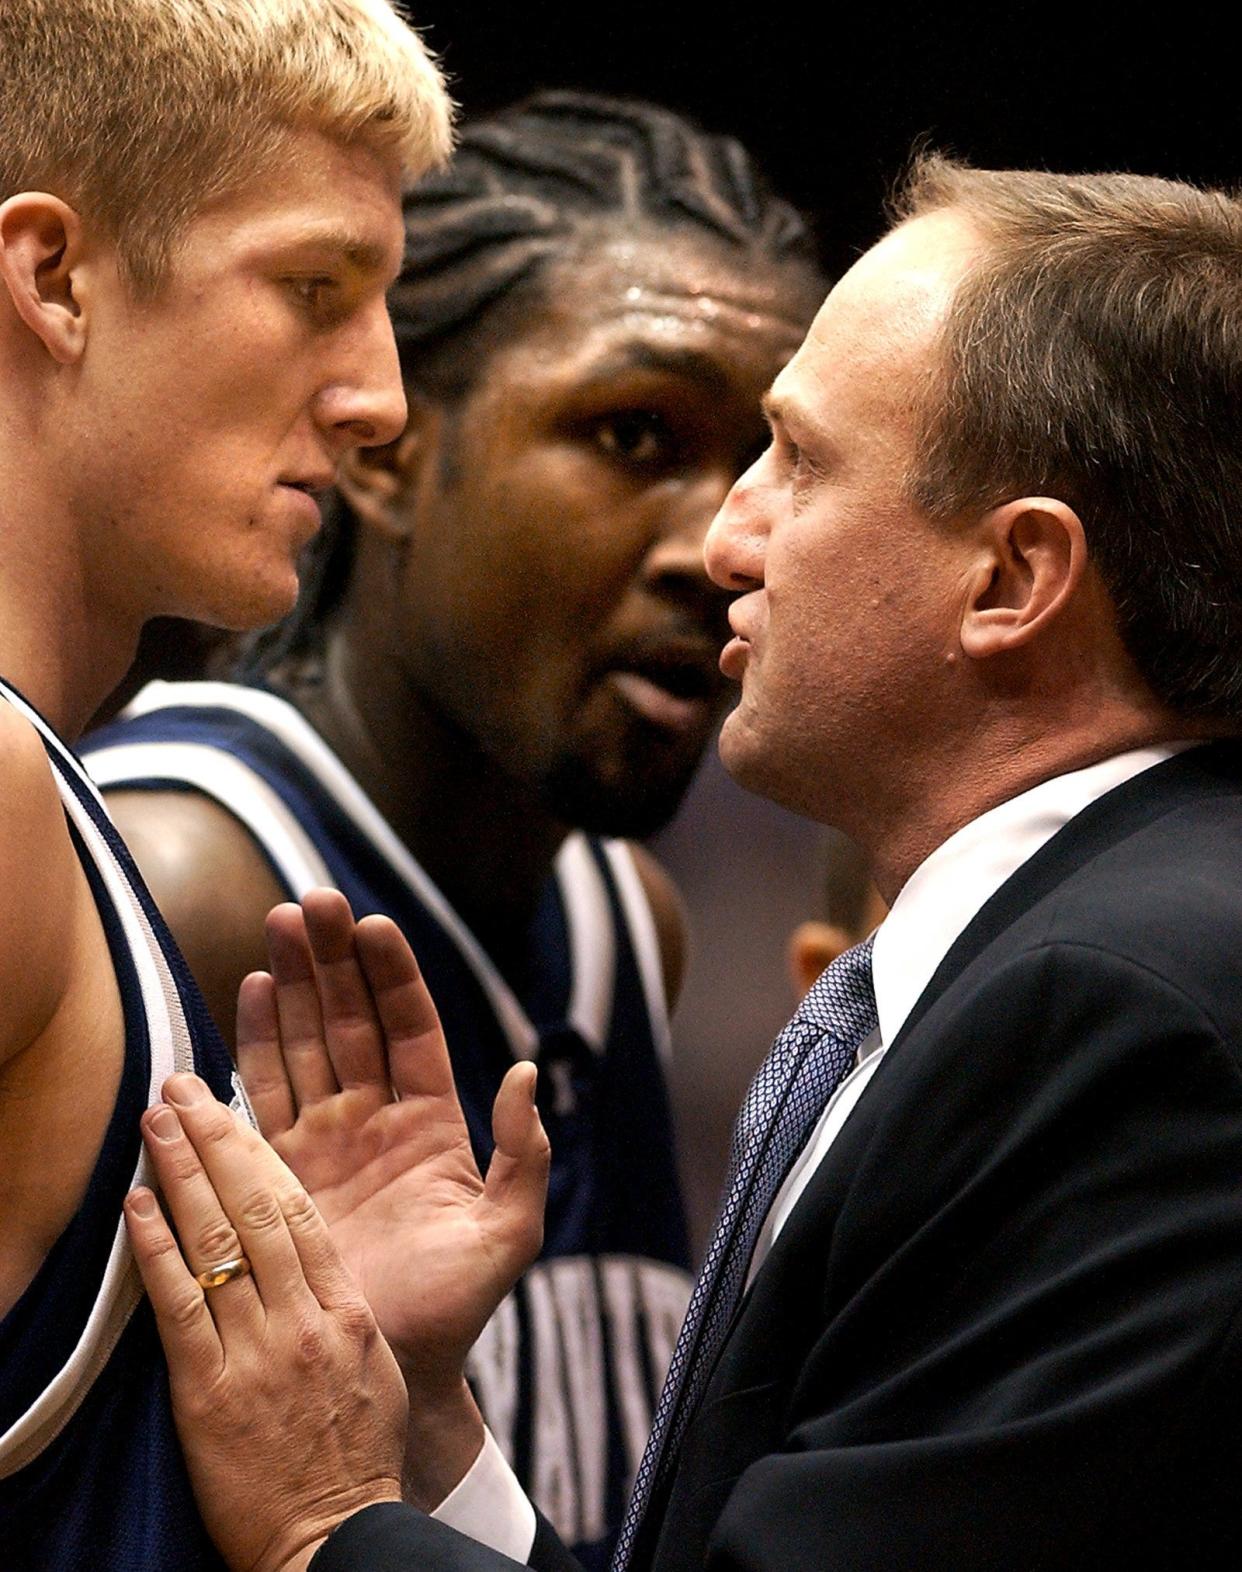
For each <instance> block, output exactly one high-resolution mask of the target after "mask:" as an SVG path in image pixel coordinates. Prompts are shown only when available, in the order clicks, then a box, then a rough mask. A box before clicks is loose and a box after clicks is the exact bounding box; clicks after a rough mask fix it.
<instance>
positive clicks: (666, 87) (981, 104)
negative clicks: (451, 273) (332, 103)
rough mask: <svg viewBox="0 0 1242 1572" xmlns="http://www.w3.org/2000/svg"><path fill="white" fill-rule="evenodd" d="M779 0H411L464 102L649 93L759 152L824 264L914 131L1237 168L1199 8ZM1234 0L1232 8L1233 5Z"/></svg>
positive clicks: (1017, 156) (991, 148) (866, 234)
mask: <svg viewBox="0 0 1242 1572" xmlns="http://www.w3.org/2000/svg"><path fill="white" fill-rule="evenodd" d="M801 9H802V8H795V7H794V6H792V5H789V4H787V3H782V0H766V3H765V0H722V3H721V4H719V5H718V6H717V7H716V8H715V9H714V10H713V9H710V8H708V7H706V6H704V5H701V4H699V3H692V4H686V3H678V0H664V3H663V4H659V3H655V0H631V3H626V4H622V3H616V0H594V3H591V0H587V3H586V4H583V5H580V6H578V7H572V6H568V5H565V4H548V3H546V0H526V3H515V0H412V3H411V10H412V12H413V15H414V19H415V21H416V22H417V23H418V24H419V25H420V26H421V27H422V28H423V30H424V34H425V36H426V38H427V40H428V42H429V43H430V44H431V45H432V47H433V48H434V49H436V50H437V51H438V52H439V54H440V56H441V59H442V61H443V63H444V65H445V67H446V69H447V71H448V73H449V75H450V78H451V79H452V85H453V91H454V94H455V96H456V97H457V99H458V101H459V102H460V103H461V105H462V106H463V108H464V109H465V111H466V112H467V113H470V112H475V111H479V110H484V109H487V108H489V107H495V106H498V105H500V104H503V103H506V102H508V101H509V100H511V99H513V98H515V97H517V96H519V95H521V94H523V93H525V92H529V91H531V90H532V89H534V88H536V87H540V86H547V87H562V86H578V87H589V88H594V89H597V90H600V91H604V92H619V93H632V94H638V95H640V96H643V97H649V98H655V99H659V100H662V101H663V102H666V103H668V104H670V105H672V106H673V107H676V108H680V109H682V110H684V111H687V112H689V113H690V114H691V115H693V116H694V117H695V118H696V119H698V120H700V121H702V122H703V123H705V124H706V125H707V126H709V127H710V128H711V129H713V130H722V131H731V132H733V133H734V134H735V135H738V136H740V137H741V139H742V140H743V141H745V142H746V143H748V144H749V145H750V146H751V147H752V149H753V150H754V151H755V152H757V153H758V154H759V155H760V156H761V158H762V160H763V162H764V163H765V165H766V167H767V168H768V170H769V171H770V172H771V173H772V174H773V176H774V178H775V180H776V183H777V185H778V186H779V187H780V189H781V190H782V191H783V192H784V193H785V194H786V195H787V196H789V197H790V198H791V199H793V200H794V201H795V202H797V203H798V204H799V205H800V206H802V207H804V208H807V209H809V210H810V211H812V212H813V213H814V214H815V215H816V216H817V218H818V221H819V229H820V233H821V236H822V238H823V241H824V246H825V254H826V257H827V260H828V262H829V264H830V266H831V268H832V269H833V270H834V271H839V270H840V269H841V268H843V267H844V266H846V265H848V262H849V259H850V257H851V255H852V254H853V253H854V252H855V251H856V250H857V249H859V248H861V247H864V246H865V245H867V244H868V243H869V241H870V240H871V239H873V238H874V236H875V233H876V231H877V228H878V226H879V213H880V206H881V202H882V200H883V196H884V193H885V191H886V189H887V187H888V186H889V184H890V183H891V181H892V180H893V178H894V176H895V175H896V174H897V172H898V171H899V170H900V168H901V166H902V163H903V161H904V159H905V158H906V156H907V154H908V153H909V150H910V147H911V145H912V143H913V142H914V141H915V139H916V138H918V137H921V136H928V137H930V138H931V139H932V141H933V142H934V143H935V144H936V145H937V146H940V147H949V148H951V149H952V150H953V151H955V152H957V153H959V154H960V155H962V156H963V157H966V158H968V159H970V160H971V162H974V163H978V164H984V165H1035V166H1042V167H1046V168H1052V169H1063V170H1069V169H1089V168H1125V169H1133V170H1139V171H1143V172H1146V173H1158V174H1167V175H1175V176H1180V177H1183V178H1191V179H1196V180H1199V181H1206V182H1209V183H1216V184H1227V185H1232V184H1236V183H1238V182H1239V180H1240V179H1242V114H1240V113H1239V104H1240V102H1242V81H1240V73H1239V56H1238V51H1237V41H1236V39H1235V37H1234V28H1233V26H1232V25H1231V23H1229V22H1222V21H1221V20H1220V18H1219V14H1218V15H1217V16H1216V18H1215V19H1214V20H1213V19H1210V16H1211V13H1209V11H1208V9H1207V8H1206V7H1203V6H1184V5H1183V6H1172V5H1167V4H1166V5H1162V6H1158V7H1149V8H1145V9H1144V10H1141V11H1140V10H1137V9H1133V8H1123V7H1115V8H1113V7H1109V8H1101V7H1098V6H1091V5H1087V4H1084V5H1080V6H1078V7H1071V6H1056V5H1048V4H1044V5H1035V4H1017V5H1012V6H1009V7H1007V8H1004V9H1001V8H997V9H995V10H993V11H991V12H981V13H976V12H975V11H974V8H971V11H970V13H967V11H966V10H965V9H964V8H959V9H956V10H953V11H950V10H947V9H939V10H938V9H935V8H916V7H914V6H894V5H891V4H887V5H886V4H882V3H880V4H873V5H870V6H868V5H866V4H864V3H859V0H856V3H855V4H854V5H853V6H851V7H849V8H833V7H825V6H815V5H814V0H811V6H810V7H809V9H810V10H811V12H812V14H813V15H814V16H815V17H816V18H817V20H816V21H815V23H814V24H813V25H810V24H808V23H806V22H804V21H802V20H801V19H798V20H795V17H796V16H799V13H800V11H801ZM1233 14H1234V13H1233V8H1232V7H1226V8H1225V10H1224V15H1225V17H1226V18H1229V17H1231V16H1232V15H1233Z"/></svg>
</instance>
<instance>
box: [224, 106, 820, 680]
mask: <svg viewBox="0 0 1242 1572" xmlns="http://www.w3.org/2000/svg"><path fill="white" fill-rule="evenodd" d="M403 205H404V212H405V233H406V245H405V259H404V262H403V265H402V270H401V275H400V277H399V278H398V280H397V282H396V283H395V284H394V286H393V288H392V290H391V292H390V294H389V309H390V312H391V315H392V320H393V329H394V332H395V335H396V340H397V349H398V354H399V356H400V360H401V370H402V376H403V378H404V380H405V382H406V385H407V386H408V387H410V388H411V389H416V390H417V391H418V392H419V393H420V394H423V395H425V396H430V397H433V398H437V399H441V400H449V401H452V400H456V399H459V398H460V397H462V396H463V395H464V394H465V393H467V392H468V391H469V389H470V387H471V386H472V384H473V382H474V380H475V378H476V377H477V376H478V374H479V372H480V371H481V368H482V366H483V365H484V364H485V363H486V361H487V359H488V357H489V355H490V354H491V353H492V352H493V351H494V349H495V347H496V345H497V343H499V342H501V341H502V340H503V338H504V337H505V336H506V335H508V334H511V333H513V332H515V331H518V330H519V326H518V324H519V322H520V319H521V318H522V316H523V313H524V311H525V309H526V308H528V307H529V306H531V305H532V304H533V303H534V301H535V300H537V299H538V294H539V284H540V279H541V275H542V273H543V272H544V270H545V269H546V268H547V266H548V265H549V264H550V263H552V262H555V261H557V260H560V259H562V258H564V257H565V256H566V254H567V253H569V252H570V251H571V250H572V248H573V246H574V244H575V242H576V241H577V240H578V239H579V238H580V237H581V236H582V234H583V231H588V230H590V229H592V228H595V227H597V226H600V225H602V224H610V225H614V226H621V227H627V228H638V227H644V226H645V227H652V226H655V227H659V228H666V229H669V228H677V229H687V228H689V229H693V230H698V231H700V232H702V233H704V234H706V235H708V236H711V237H713V238H714V239H715V240H716V241H717V242H718V243H720V244H723V245H725V246H728V247H730V248H733V249H735V250H736V251H738V252H739V253H740V254H741V256H742V257H743V258H744V259H747V260H749V259H756V260H760V261H763V262H766V263H779V262H784V261H788V262H793V263H801V264H802V265H803V266H805V267H806V268H807V270H808V272H811V273H817V272H818V257H817V247H816V244H815V241H814V238H813V236H812V233H811V230H810V228H809V226H808V224H807V222H806V221H805V220H804V219H803V217H802V216H801V215H800V214H799V213H798V212H797V211H796V210H795V209H794V208H793V207H791V206H790V205H789V204H788V203H787V202H784V201H782V200H781V199H780V198H779V197H777V196H776V195H775V194H774V193H773V192H772V190H771V189H770V187H769V186H768V184H767V181H766V180H765V178H764V176H763V174H762V172H761V171H760V170H759V168H758V167H757V165H756V164H755V163H754V162H753V160H752V159H751V157H750V155H749V153H747V152H746V150H745V148H743V147H742V146H741V144H740V143H738V142H736V141H734V140H733V139H732V138H731V137H726V136H717V135H713V134H711V133H708V132H705V131H702V130H700V129H699V128H698V127H697V126H695V125H694V124H692V123H691V122H690V121H688V120H686V119H684V118H683V117H682V116H680V115H677V114H674V113H673V112H672V111H671V110H668V109H664V108H661V107H660V106H658V105H655V104H649V103H644V102H642V101H640V100H637V99H617V98H607V97H603V96H600V95H598V94H593V93H580V92H568V91H549V92H542V93H537V94H535V95H534V96H532V97H530V98H528V99H525V100H523V101H522V102H520V103H518V104H515V105H513V106H511V107H510V108H508V109H504V110H501V111H500V112H498V113H496V114H493V115H489V116H487V117H486V118H484V119H480V120H478V121H475V122H474V123H472V124H468V125H467V126H465V128H464V129H463V130H462V132H461V136H460V141H459V145H458V148H457V151H456V153H455V154H454V157H453V160H452V162H451V163H450V164H449V165H448V166H447V167H446V168H445V169H444V170H442V171H440V172H438V173H436V174H432V175H429V176H426V177H424V178H423V179H422V180H421V181H420V182H419V183H418V184H417V185H416V186H415V187H413V189H412V190H410V191H409V192H408V193H407V194H406V196H405V199H404V204H403ZM352 537H353V518H352V515H351V513H350V511H349V509H348V507H347V505H346V504H345V503H344V502H343V500H342V499H341V498H340V497H339V496H334V498H333V500H332V502H331V503H330V504H329V507H328V509H327V513H326V517H325V522H324V528H323V530H322V531H321V532H320V534H319V535H318V536H317V537H316V539H315V541H314V542H313V543H312V545H311V546H310V547H309V548H308V551H307V554H306V556H305V557H304V558H303V562H302V565H301V579H302V591H301V594H300V596H299V599H298V604H297V606H296V607H295V609H294V611H293V612H292V613H291V614H290V616H289V617H288V618H286V619H285V621H284V622H283V623H280V624H278V625H277V626H276V627H275V628H273V629H269V630H267V631H266V632H264V633H261V634H259V635H258V636H257V637H256V638H254V639H252V640H251V641H250V642H249V644H248V646H247V647H246V648H245V650H244V652H243V656H242V660H241V668H242V671H243V673H244V674H247V675H251V676H254V675H261V674H262V673H263V672H264V671H266V670H269V669H270V668H271V667H273V666H274V665H276V664H277V663H278V662H279V661H281V660H283V659H284V658H285V657H287V656H290V655H294V654H298V653H302V652H304V651H307V650H308V649H309V648H310V647H312V646H313V645H314V644H315V643H316V642H317V638H316V635H317V633H318V632H319V630H321V629H322V627H323V625H324V623H325V621H326V619H327V617H328V616H329V614H330V613H331V611H332V610H333V609H334V607H335V606H336V605H337V603H338V602H339V601H340V599H341V596H342V594H343V591H344V587H345V585H346V583H347V581H348V578H349V570H350V565H351V561H352V555H353V548H352Z"/></svg>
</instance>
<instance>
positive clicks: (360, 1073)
mask: <svg viewBox="0 0 1242 1572" xmlns="http://www.w3.org/2000/svg"><path fill="white" fill-rule="evenodd" d="M302 914H303V918H304V920H305V923H306V936H307V939H308V941H309V943H310V949H311V955H312V958H313V960H314V965H315V979H316V982H317V984H318V987H319V1008H320V1012H321V1014H322V1016H323V1026H324V1036H325V1038H326V1041H327V1047H328V1055H329V1057H330V1058H331V1060H332V1066H333V1069H334V1070H335V1072H336V1080H337V1083H338V1084H339V1085H340V1086H341V1088H342V1089H345V1088H352V1087H359V1086H365V1087H371V1088H374V1087H382V1089H383V1092H384V1097H385V1100H387V1097H388V1071H387V1066H386V1065H385V1062H384V1042H383V1038H382V1037H381V1035H380V1025H379V1021H378V1019H377V1017H376V1011H375V1006H374V1004H373V1003H372V999H371V988H370V985H369V984H368V982H367V979H366V977H365V976H364V974H363V971H362V967H361V965H360V964H359V959H358V953H357V949H356V947H355V942H354V934H355V924H354V914H353V912H352V911H351V910H350V908H349V902H348V901H347V900H346V899H345V897H344V896H343V895H342V894H341V892H340V891H339V890H327V889H321V890H311V891H309V892H308V894H307V895H306V897H305V898H304V900H303V902H302Z"/></svg>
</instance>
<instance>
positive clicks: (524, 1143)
mask: <svg viewBox="0 0 1242 1572" xmlns="http://www.w3.org/2000/svg"><path fill="white" fill-rule="evenodd" d="M536 1076H537V1071H536V1069H535V1066H534V1065H533V1064H530V1063H529V1062H523V1063H522V1064H515V1065H514V1066H513V1067H512V1068H511V1069H510V1071H509V1073H508V1074H507V1075H506V1076H505V1078H504V1080H503V1081H502V1082H501V1083H500V1090H499V1091H498V1092H497V1093H496V1101H495V1103H494V1104H493V1105H492V1139H493V1140H494V1141H495V1143H496V1149H495V1151H494V1152H493V1153H492V1160H491V1162H490V1163H489V1164H488V1169H487V1178H486V1180H485V1181H484V1185H483V1194H484V1197H485V1198H486V1200H487V1201H488V1202H490V1204H491V1206H492V1207H493V1208H494V1211H495V1219H494V1226H495V1227H496V1228H497V1230H498V1231H499V1232H501V1233H502V1235H503V1238H504V1244H505V1250H506V1255H508V1256H510V1257H511V1258H512V1259H513V1260H515V1261H517V1265H516V1266H515V1267H514V1275H515V1276H516V1275H517V1273H518V1272H521V1271H524V1270H525V1268H526V1267H527V1266H528V1265H529V1263H530V1262H531V1261H533V1260H534V1258H535V1256H536V1255H537V1254H538V1253H539V1247H540V1245H541V1244H542V1243H543V1207H544V1202H545V1200H546V1199H547V1193H548V1169H549V1167H550V1165H551V1161H552V1148H551V1146H550V1145H549V1143H548V1137H547V1134H546V1133H545V1131H544V1128H543V1124H542V1122H541V1121H540V1118H539V1110H538V1109H537V1108H536V1107H535V1081H536Z"/></svg>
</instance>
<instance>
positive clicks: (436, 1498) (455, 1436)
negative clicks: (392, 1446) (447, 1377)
mask: <svg viewBox="0 0 1242 1572" xmlns="http://www.w3.org/2000/svg"><path fill="white" fill-rule="evenodd" d="M409 1390H410V1424H409V1429H408V1431H407V1432H406V1444H405V1466H404V1471H403V1475H402V1494H403V1496H404V1498H405V1500H406V1501H408V1502H409V1503H410V1505H411V1506H416V1507H418V1508H419V1510H420V1511H422V1512H434V1511H435V1509H436V1507H438V1506H439V1505H440V1503H441V1501H443V1500H444V1498H445V1497H446V1496H447V1495H449V1493H450V1492H451V1491H453V1490H455V1489H456V1487H457V1486H458V1484H460V1482H461V1481H462V1479H463V1478H465V1476H466V1474H468V1473H469V1471H470V1469H471V1467H472V1466H473V1464H474V1462H475V1459H476V1458H477V1457H478V1455H479V1453H480V1452H481V1451H482V1450H483V1416H482V1415H481V1414H480V1413H479V1409H478V1404H477V1403H476V1402H475V1400H474V1396H473V1394H472V1393H471V1391H470V1388H469V1387H468V1386H467V1385H466V1382H465V1379H464V1377H463V1378H462V1379H460V1380H459V1381H457V1382H455V1383H454V1384H453V1385H452V1386H449V1387H446V1388H444V1389H443V1390H440V1391H437V1392H434V1393H432V1392H428V1391H427V1390H426V1388H425V1387H423V1386H421V1385H420V1386H417V1387H415V1386H411V1387H410V1389H409Z"/></svg>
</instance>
